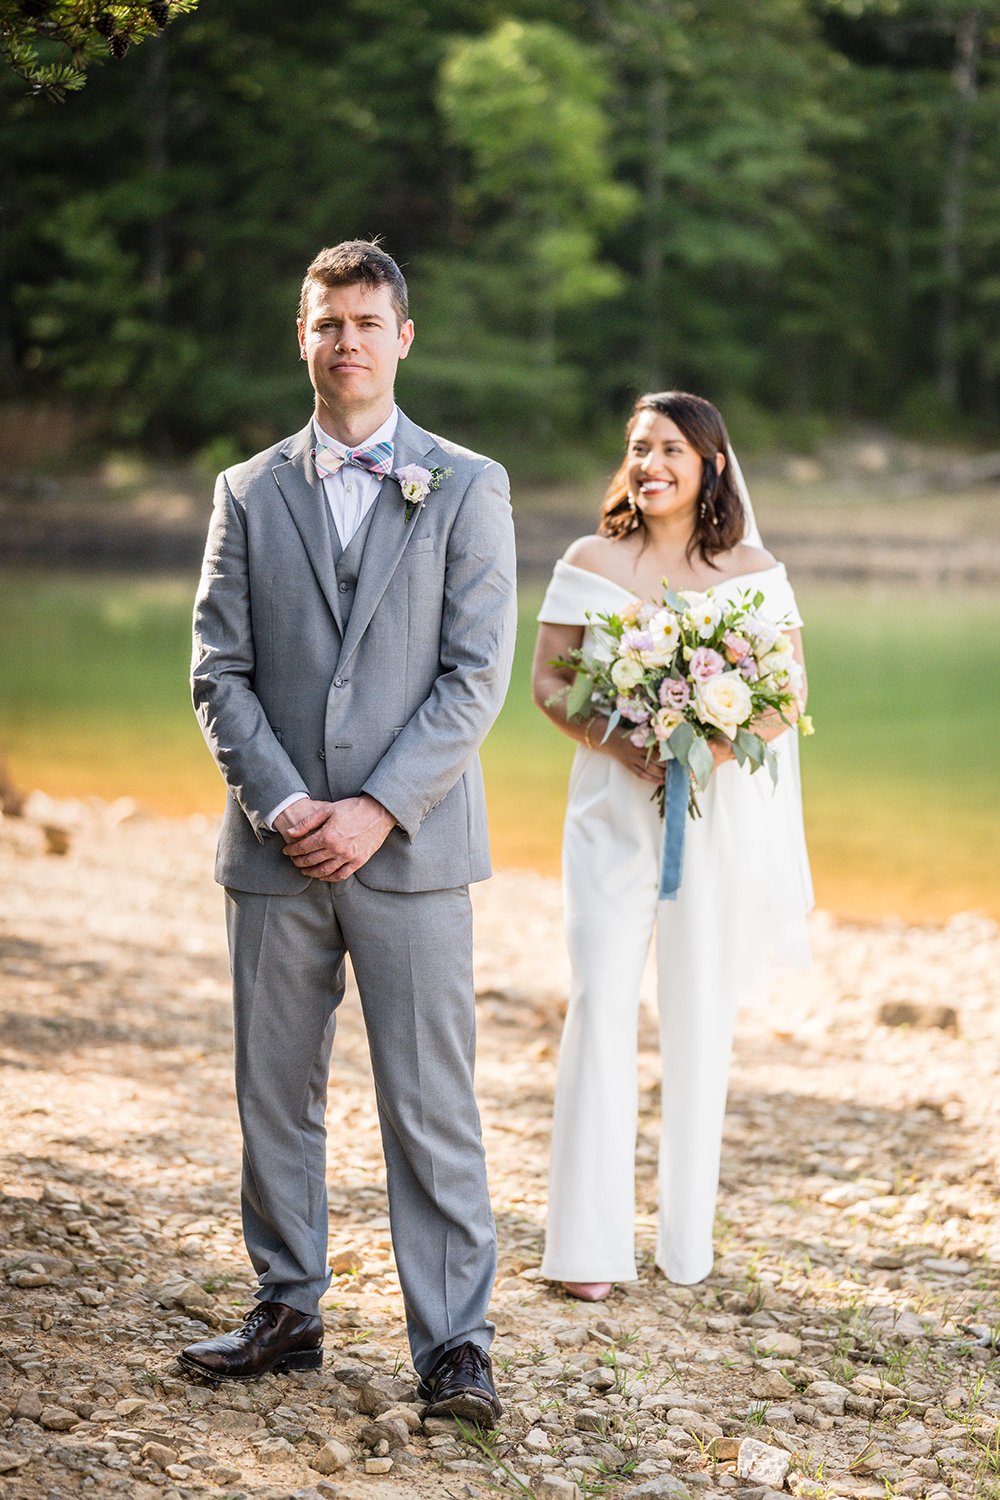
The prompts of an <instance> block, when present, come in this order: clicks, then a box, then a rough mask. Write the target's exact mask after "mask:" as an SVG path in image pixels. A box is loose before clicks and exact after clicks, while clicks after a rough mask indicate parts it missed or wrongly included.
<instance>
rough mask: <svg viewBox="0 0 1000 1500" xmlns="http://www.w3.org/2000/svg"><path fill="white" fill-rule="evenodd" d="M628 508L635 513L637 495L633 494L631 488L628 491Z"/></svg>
mask: <svg viewBox="0 0 1000 1500" xmlns="http://www.w3.org/2000/svg"><path fill="white" fill-rule="evenodd" d="M628 508H629V510H630V511H631V512H632V514H633V515H635V496H634V495H633V494H632V491H631V490H629V493H628Z"/></svg>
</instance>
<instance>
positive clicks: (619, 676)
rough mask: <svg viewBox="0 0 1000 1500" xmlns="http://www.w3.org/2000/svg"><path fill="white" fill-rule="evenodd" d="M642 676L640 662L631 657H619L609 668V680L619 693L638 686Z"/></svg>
mask: <svg viewBox="0 0 1000 1500" xmlns="http://www.w3.org/2000/svg"><path fill="white" fill-rule="evenodd" d="M643 676H644V673H643V668H642V663H641V662H637V661H633V660H632V659H631V657H625V656H623V657H620V658H619V659H618V661H616V662H615V664H614V666H613V667H612V668H611V681H612V682H613V683H614V685H615V687H616V688H617V689H618V691H619V692H620V693H628V692H631V690H632V688H634V687H638V685H639V683H640V682H641V681H642V679H643Z"/></svg>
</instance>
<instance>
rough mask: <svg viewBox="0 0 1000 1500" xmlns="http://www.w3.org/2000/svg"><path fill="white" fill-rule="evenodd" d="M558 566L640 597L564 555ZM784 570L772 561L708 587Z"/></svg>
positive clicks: (630, 595)
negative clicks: (568, 559) (567, 558)
mask: <svg viewBox="0 0 1000 1500" xmlns="http://www.w3.org/2000/svg"><path fill="white" fill-rule="evenodd" d="M556 567H557V568H568V569H569V570H570V572H571V573H585V574H586V575H587V577H588V578H599V579H600V580H601V582H602V583H606V584H609V585H610V586H611V588H613V589H617V590H618V592H619V593H620V594H627V595H628V597H629V598H630V599H638V598H639V597H640V595H639V594H635V593H633V592H632V590H631V589H627V588H626V587H625V585H624V584H623V583H616V582H615V580H614V579H613V578H608V577H607V575H606V574H604V573H595V572H594V570H593V568H580V567H578V566H577V564H576V563H568V562H567V561H566V559H565V558H562V557H560V558H559V560H558V561H557V563H556ZM784 571H785V565H784V563H780V562H779V563H770V564H769V566H768V567H766V568H755V569H754V570H753V571H752V572H750V573H730V575H729V576H728V578H720V579H719V582H718V583H710V584H709V585H708V588H710V589H717V588H721V586H722V585H723V584H724V583H736V582H737V581H738V580H740V579H743V578H763V576H764V574H765V573H778V572H780V573H783V572H784ZM679 592H685V593H694V592H698V593H702V594H704V593H707V592H708V589H698V590H693V589H686V590H683V591H679Z"/></svg>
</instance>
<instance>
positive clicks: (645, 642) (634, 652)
mask: <svg viewBox="0 0 1000 1500" xmlns="http://www.w3.org/2000/svg"><path fill="white" fill-rule="evenodd" d="M652 649H653V637H652V636H651V635H650V633H649V631H648V630H636V629H635V628H634V627H633V628H632V629H630V630H623V631H622V639H621V647H620V650H621V653H622V655H623V656H638V655H639V653H640V651H652Z"/></svg>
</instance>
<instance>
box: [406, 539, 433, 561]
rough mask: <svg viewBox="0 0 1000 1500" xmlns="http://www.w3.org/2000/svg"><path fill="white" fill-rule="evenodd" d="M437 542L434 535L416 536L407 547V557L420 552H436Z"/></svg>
mask: <svg viewBox="0 0 1000 1500" xmlns="http://www.w3.org/2000/svg"><path fill="white" fill-rule="evenodd" d="M436 548H437V542H436V541H435V539H434V537H432V536H416V537H414V538H413V541H412V542H411V543H410V545H409V546H408V547H407V549H406V555H407V557H415V556H416V554H417V553H418V552H434V551H435V550H436Z"/></svg>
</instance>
